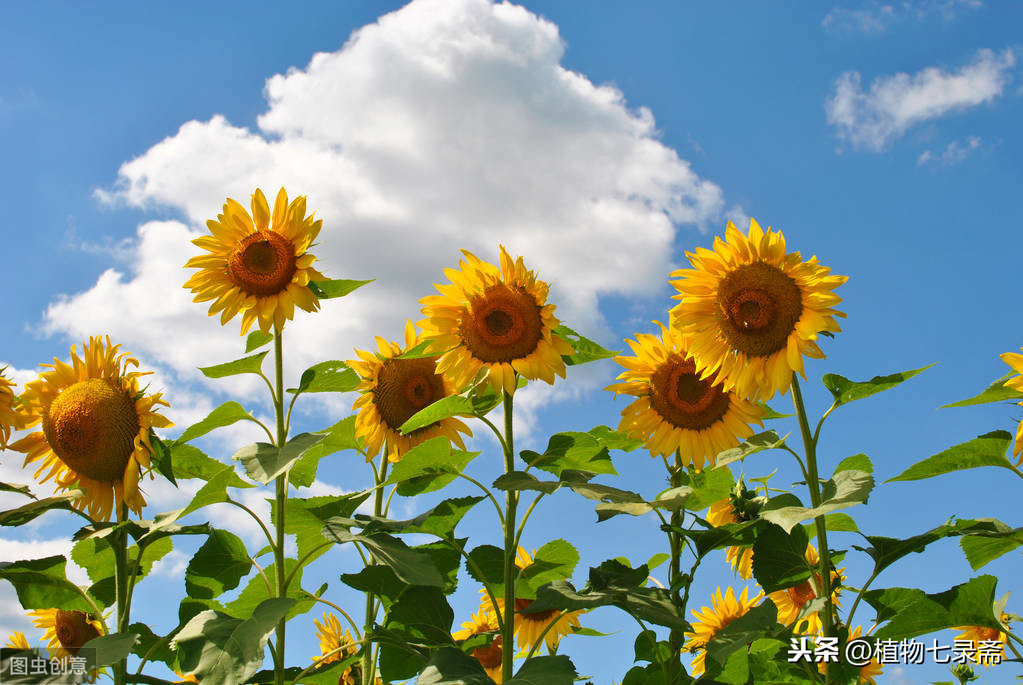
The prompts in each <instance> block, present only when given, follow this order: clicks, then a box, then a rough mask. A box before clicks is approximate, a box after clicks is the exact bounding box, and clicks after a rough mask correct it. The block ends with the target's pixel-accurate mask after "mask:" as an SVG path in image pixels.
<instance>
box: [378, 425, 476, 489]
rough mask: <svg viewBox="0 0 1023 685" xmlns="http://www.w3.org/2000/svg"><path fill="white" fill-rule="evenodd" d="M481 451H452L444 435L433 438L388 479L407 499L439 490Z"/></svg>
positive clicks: (404, 458) (415, 449)
mask: <svg viewBox="0 0 1023 685" xmlns="http://www.w3.org/2000/svg"><path fill="white" fill-rule="evenodd" d="M478 455H479V452H465V451H462V450H457V449H452V447H451V441H450V440H448V439H447V438H445V437H444V436H438V437H436V438H431V439H430V440H427V441H426V442H423V443H421V444H419V445H416V446H415V447H413V448H412V449H410V450H409V451H408V452H406V453H405V454H404V455H403V456H402V458H401V461H399V462H398V463H396V464H395V465H394V467H393V468H392V470H391V475H390V476H388V478H387V485H397V486H398V494H399V495H402V496H403V497H409V496H411V495H419V494H422V493H424V492H432V491H434V490H439V489H441V488H442V487H444V486H445V485H447V484H448V483H450V482H451V481H453V480H454V479H455V478H457V477H458V474H459V473H461V472H462V471H463V470H465V467H466V466H467V465H468V464H469V462H471V461H472V460H473V459H475V458H476V457H477V456H478Z"/></svg>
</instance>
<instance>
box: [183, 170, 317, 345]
mask: <svg viewBox="0 0 1023 685" xmlns="http://www.w3.org/2000/svg"><path fill="white" fill-rule="evenodd" d="M251 204H252V215H251V216H249V213H248V212H247V211H245V208H244V207H242V206H241V204H239V203H238V202H237V201H236V200H233V199H231V198H228V199H227V202H226V203H225V204H224V209H223V213H222V214H218V215H217V218H216V220H213V219H210V220H209V221H207V222H206V225H207V226H208V227H209V229H210V233H212V235H206V236H202V237H201V238H196V239H195V240H193V241H192V243H193V244H194V245H196V246H198V247H201V248H202V249H204V250H206V251H207V252H209V253H210V254H205V255H200V256H198V257H192V258H191V259H189V260H188V262H187V263H186V264H185V267H186V268H195V269H199V270H200V271H199V272H197V273H195V274H193V275H192V277H191V278H189V279H188V280H187V281H185V287H186V288H189V289H191V291H192V292H193V293H195V300H194V301H195V302H207V301H209V300H213V304H212V305H210V312H209V313H210V316H213V315H214V314H216V313H217V312H221V314H220V323H221V324H226V323H227V322H228V321H229V320H231V319H232V318H234V316H235V314H238V313H239V312H241V315H242V335H245V333H247V332H248V330H249V328H250V327H251V326H252V324H253V323H254V322H255V321H257V320H258V321H259V330H261V331H262V332H263V333H266V332H267V331H269V330H270V327H271V326H274V327H275V328H277V329H278V330H279V329H281V328H284V322H285V321H290V320H291V319H292V318H293V317H294V315H295V305H298V306H299V307H301V308H302V309H304V310H305V311H307V312H314V311H316V310H317V309H319V308H320V303H319V300H318V299H317V298H316V295H314V294H313V292H312V291H311V290H310V289H309V288H308V287H307V286H308V285H309V282H310V281H322V280H325V279H326V277H325V276H324V275H323V274H321V273H320V272H319V271H317V270H316V269H314V268H313V266H312V265H313V262H315V261H316V257H315V256H314V255H312V254H310V253H308V252H306V250H308V249H309V246H310V245H311V244H312V242H313V241H314V240H315V239H316V236H317V235H318V234H319V232H320V228H322V227H323V221H321V220H314V219H313V217H312V215H310V216H306V215H305V209H306V207H305V197H304V196H299V197H296V198H295V199H294V200H292V201H291V203H290V204H289V203H288V193H287V192H285V190H284V188H281V190H280V192H279V193H277V199H276V200H275V201H274V210H273V214H272V215H271V213H270V208H269V206H268V205H267V203H266V197H265V196H264V195H263V191H262V190H260V189H258V188H257V189H256V192H254V193H253V194H252V203H251Z"/></svg>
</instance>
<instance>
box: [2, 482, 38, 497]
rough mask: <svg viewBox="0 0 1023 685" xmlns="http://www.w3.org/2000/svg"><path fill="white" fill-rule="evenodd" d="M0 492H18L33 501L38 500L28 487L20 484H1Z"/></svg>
mask: <svg viewBox="0 0 1023 685" xmlns="http://www.w3.org/2000/svg"><path fill="white" fill-rule="evenodd" d="M0 492H17V493H20V494H22V495H25V496H27V497H31V498H32V499H35V498H36V496H35V495H33V494H32V491H31V490H30V489H29V487H28V486H27V485H20V484H18V483H0Z"/></svg>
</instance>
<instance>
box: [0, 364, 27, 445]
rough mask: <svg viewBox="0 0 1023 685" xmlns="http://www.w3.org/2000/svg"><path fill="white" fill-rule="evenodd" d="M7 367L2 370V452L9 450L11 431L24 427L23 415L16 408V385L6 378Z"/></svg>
mask: <svg viewBox="0 0 1023 685" xmlns="http://www.w3.org/2000/svg"><path fill="white" fill-rule="evenodd" d="M6 370H7V367H6V366H5V367H4V368H2V369H0V450H4V449H7V441H8V440H10V438H11V429H12V428H13V429H18V428H21V427H22V419H21V415H20V414H18V412H17V410H16V409H15V408H14V400H15V397H14V383H12V382H11V381H9V380H7V379H6V378H4V375H3V374H4V371H6Z"/></svg>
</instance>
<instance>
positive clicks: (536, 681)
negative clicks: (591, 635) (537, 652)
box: [508, 654, 576, 685]
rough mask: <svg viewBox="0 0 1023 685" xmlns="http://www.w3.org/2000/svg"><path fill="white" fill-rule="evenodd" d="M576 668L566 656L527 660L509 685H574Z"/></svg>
mask: <svg viewBox="0 0 1023 685" xmlns="http://www.w3.org/2000/svg"><path fill="white" fill-rule="evenodd" d="M575 676H576V671H575V666H573V665H572V661H571V659H569V658H568V657H567V656H565V655H564V654H559V655H557V656H535V657H533V658H532V659H527V660H526V661H525V662H524V663H523V664H522V666H521V667H519V670H518V672H517V673H516V674H515V677H513V678H512V679H511V680H509V681H508V685H572V683H574V682H575Z"/></svg>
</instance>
